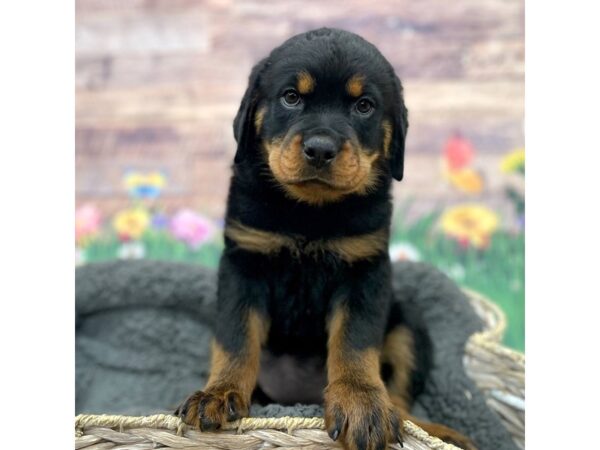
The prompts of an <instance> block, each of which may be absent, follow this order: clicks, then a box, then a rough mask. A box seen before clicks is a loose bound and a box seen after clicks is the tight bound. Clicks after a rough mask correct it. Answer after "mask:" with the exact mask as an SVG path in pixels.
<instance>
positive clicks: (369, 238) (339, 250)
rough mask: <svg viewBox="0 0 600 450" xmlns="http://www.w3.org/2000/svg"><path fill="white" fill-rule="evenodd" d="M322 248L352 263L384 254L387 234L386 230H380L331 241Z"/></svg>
mask: <svg viewBox="0 0 600 450" xmlns="http://www.w3.org/2000/svg"><path fill="white" fill-rule="evenodd" d="M323 247H324V248H325V249H326V250H329V251H331V252H333V253H336V254H337V255H339V256H340V258H342V259H343V260H344V261H346V262H349V263H352V262H354V261H358V260H361V259H367V258H370V257H373V256H375V255H378V254H381V253H383V252H385V251H386V250H387V248H388V233H387V230H385V229H381V230H378V231H375V232H373V233H367V234H362V235H359V236H349V237H342V238H338V239H332V240H330V241H326V242H325V244H324V245H323Z"/></svg>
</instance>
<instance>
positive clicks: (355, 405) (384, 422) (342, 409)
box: [325, 381, 402, 450]
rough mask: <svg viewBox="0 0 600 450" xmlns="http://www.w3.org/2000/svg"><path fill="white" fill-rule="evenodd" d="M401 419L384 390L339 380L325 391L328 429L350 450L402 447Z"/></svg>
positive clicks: (332, 436)
mask: <svg viewBox="0 0 600 450" xmlns="http://www.w3.org/2000/svg"><path fill="white" fill-rule="evenodd" d="M401 423H402V421H401V419H400V417H399V416H398V414H397V413H396V411H395V410H394V408H393V406H392V404H391V403H390V400H389V397H388V394H387V392H386V390H385V388H384V387H378V386H372V385H368V384H360V383H357V382H348V381H336V382H334V383H331V384H330V385H329V386H327V389H326V390H325V427H326V428H327V433H328V434H329V436H330V437H331V439H333V440H334V441H336V440H338V439H339V440H340V442H341V443H342V444H343V445H344V448H345V449H347V450H371V449H373V450H380V449H381V450H383V449H385V448H386V446H387V445H388V444H394V443H397V442H399V443H400V444H402V433H401V430H402V428H401Z"/></svg>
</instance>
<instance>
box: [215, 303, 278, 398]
mask: <svg viewBox="0 0 600 450" xmlns="http://www.w3.org/2000/svg"><path fill="white" fill-rule="evenodd" d="M267 332H268V323H267V322H266V321H265V320H264V319H263V318H262V317H261V316H260V315H259V314H258V313H257V312H255V311H252V310H251V311H250V312H249V313H248V317H247V319H246V345H245V348H244V350H243V351H242V352H240V355H239V356H235V357H233V356H232V355H231V354H229V353H228V352H226V351H225V350H223V348H222V347H221V346H220V345H219V344H218V343H217V342H216V341H213V343H212V355H211V367H210V376H209V378H208V381H207V382H206V387H205V390H206V391H210V390H211V389H215V388H216V389H219V388H220V387H227V388H229V389H231V388H232V387H234V388H235V390H236V391H238V392H239V393H240V394H241V395H242V398H243V399H244V400H245V401H248V402H249V401H250V395H251V394H252V390H253V389H254V386H255V385H256V378H257V376H258V368H259V363H260V349H261V346H262V344H263V343H264V341H265V339H266V336H267Z"/></svg>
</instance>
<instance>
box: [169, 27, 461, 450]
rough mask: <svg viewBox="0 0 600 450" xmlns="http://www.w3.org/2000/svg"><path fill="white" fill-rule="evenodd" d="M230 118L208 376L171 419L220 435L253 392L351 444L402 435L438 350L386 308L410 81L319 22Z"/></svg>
mask: <svg viewBox="0 0 600 450" xmlns="http://www.w3.org/2000/svg"><path fill="white" fill-rule="evenodd" d="M233 127H234V135H235V139H236V141H237V152H236V155H235V160H234V164H233V176H232V178H231V184H230V190H229V196H228V200H227V214H226V226H225V249H224V252H223V255H222V258H221V261H220V267H219V272H218V299H217V302H218V303H217V304H218V306H217V309H218V313H217V314H218V317H217V320H216V324H217V326H216V330H215V338H214V342H213V344H212V363H211V364H212V366H211V372H210V376H209V379H208V382H207V384H206V386H205V388H204V390H203V391H198V392H196V393H194V394H192V395H191V396H190V397H189V398H188V399H187V400H186V401H185V402H184V403H183V404H182V405H181V406H180V407H179V408H178V410H177V411H176V414H177V415H179V416H180V417H181V418H182V419H183V420H184V421H185V422H186V423H188V424H190V425H193V426H195V427H198V428H200V429H202V430H215V429H218V428H220V427H221V426H222V425H223V424H224V423H225V422H226V421H233V420H236V419H239V418H241V417H244V416H247V415H248V410H249V406H250V402H251V399H252V397H253V394H254V396H255V398H256V397H257V396H258V397H259V398H262V399H263V400H265V401H267V400H268V401H273V402H278V403H283V404H293V403H295V402H302V403H315V402H319V403H323V404H324V409H325V424H326V427H327V431H328V433H329V435H330V436H331V438H332V439H333V440H340V441H341V442H342V443H343V445H344V446H345V447H346V448H348V449H379V448H384V447H385V446H386V445H387V444H392V443H396V442H400V443H401V442H402V427H401V423H402V422H401V421H402V419H405V418H409V417H410V416H409V415H408V411H409V410H410V402H411V399H412V398H413V397H414V395H416V394H417V393H418V391H419V388H420V387H421V386H422V384H423V379H424V377H425V376H426V371H427V364H428V361H427V356H426V354H427V351H426V347H427V345H428V344H427V338H426V336H425V335H424V334H423V333H419V332H418V329H415V328H414V327H413V328H412V329H411V328H409V327H408V326H407V325H405V324H404V323H403V321H402V311H399V310H398V309H397V307H396V306H394V307H393V306H392V304H393V302H392V281H391V263H390V259H389V255H388V241H389V234H390V219H391V215H392V203H391V194H390V187H391V183H392V179H396V180H398V181H399V180H401V179H402V176H403V169H404V142H405V138H406V132H407V127H408V121H407V110H406V107H405V105H404V101H403V96H402V85H401V82H400V80H399V79H398V77H397V76H396V75H395V73H394V70H393V68H392V66H391V65H390V64H389V62H388V61H387V60H386V59H385V58H384V57H383V56H382V55H381V53H380V52H379V51H378V50H377V48H375V47H374V46H373V45H372V44H370V43H368V42H367V41H365V40H364V39H362V38H361V37H359V36H357V35H355V34H352V33H349V32H346V31H342V30H337V29H327V28H323V29H319V30H314V31H310V32H307V33H303V34H300V35H297V36H295V37H292V38H291V39H289V40H288V41H286V42H285V43H283V44H282V45H281V46H280V47H278V48H276V49H274V50H273V51H272V52H271V54H270V55H269V56H268V57H267V58H265V59H263V60H262V61H260V62H259V63H258V64H257V65H256V66H255V67H254V68H253V69H252V72H251V74H250V78H249V84H248V88H247V90H246V93H245V94H244V97H243V99H242V102H241V106H240V108H239V111H238V113H237V116H236V118H235V120H234V123H233ZM417 328H418V327H417ZM415 349H417V350H418V351H415ZM410 418H411V420H415V419H414V418H412V417H410ZM417 423H419V424H420V425H421V426H422V427H423V428H425V429H426V430H427V431H428V432H430V433H431V434H434V435H436V436H438V437H440V438H442V439H444V440H447V441H450V442H453V443H456V444H458V445H459V446H463V447H465V448H472V447H471V445H472V444H471V443H470V441H469V440H468V439H467V438H465V437H463V436H461V435H460V434H459V433H457V432H455V431H453V430H451V429H449V428H447V427H445V426H442V425H436V424H428V423H423V422H420V421H417Z"/></svg>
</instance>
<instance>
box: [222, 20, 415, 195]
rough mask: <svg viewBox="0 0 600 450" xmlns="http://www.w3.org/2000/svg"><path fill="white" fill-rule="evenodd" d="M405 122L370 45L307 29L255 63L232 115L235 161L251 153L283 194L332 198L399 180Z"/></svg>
mask: <svg viewBox="0 0 600 450" xmlns="http://www.w3.org/2000/svg"><path fill="white" fill-rule="evenodd" d="M407 126H408V123H407V111H406V107H405V106H404V101H403V98H402V85H401V84H400V80H399V79H398V77H397V76H396V75H395V74H394V71H393V68H392V67H391V65H390V64H389V63H388V62H387V60H386V59H385V58H384V57H383V56H382V55H381V53H379V51H378V50H377V49H376V48H375V47H374V46H373V45H371V44H370V43H368V42H366V41H365V40H364V39H362V38H361V37H359V36H357V35H355V34H352V33H349V32H345V31H342V30H333V29H320V30H315V31H310V32H308V33H304V34H300V35H298V36H295V37H293V38H291V39H289V40H288V41H286V42H285V43H284V44H283V45H281V46H280V47H278V48H276V49H275V50H273V51H272V52H271V54H270V55H269V57H267V58H265V59H264V60H262V61H261V62H259V63H258V64H257V65H256V66H255V67H254V68H253V70H252V73H251V75H250V80H249V85H248V89H247V90H246V93H245V95H244V98H243V100H242V104H241V106H240V109H239V111H238V114H237V116H236V118H235V121H234V135H235V138H236V140H237V143H238V148H237V153H236V156H235V162H236V164H241V163H242V162H243V161H245V160H247V159H255V160H256V158H258V159H259V160H262V161H263V162H264V163H266V164H267V165H268V168H269V172H270V176H272V177H273V178H274V179H275V180H276V182H277V183H278V184H279V185H280V186H281V187H282V188H283V189H284V190H285V192H286V193H287V194H288V195H289V196H290V197H293V198H295V199H297V200H299V201H303V202H307V203H310V204H317V205H319V204H323V203H327V202H334V201H338V200H340V199H342V198H343V197H345V196H347V195H350V194H356V195H366V194H368V193H369V192H371V191H372V190H373V189H376V188H377V186H378V185H379V184H380V183H381V182H382V181H383V180H385V179H386V178H389V177H390V176H393V177H394V178H395V179H397V180H401V179H402V175H403V164H404V141H405V137H406V130H407Z"/></svg>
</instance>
